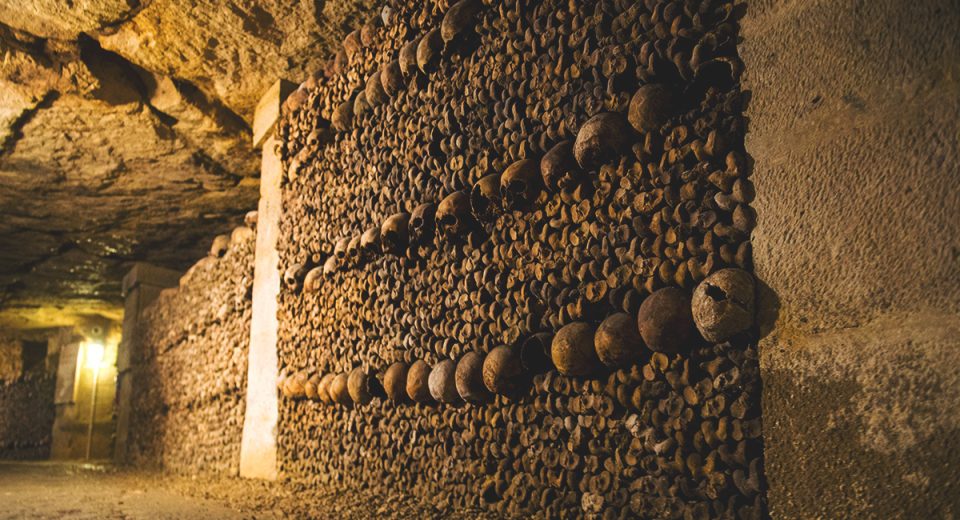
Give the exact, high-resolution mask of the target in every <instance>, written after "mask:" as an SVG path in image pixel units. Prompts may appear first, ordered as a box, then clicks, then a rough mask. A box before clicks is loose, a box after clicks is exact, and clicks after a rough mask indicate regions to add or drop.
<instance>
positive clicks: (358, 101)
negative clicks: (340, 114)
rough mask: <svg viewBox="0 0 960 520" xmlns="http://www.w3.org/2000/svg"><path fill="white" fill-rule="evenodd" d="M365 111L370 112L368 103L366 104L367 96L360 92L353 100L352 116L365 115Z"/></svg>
mask: <svg viewBox="0 0 960 520" xmlns="http://www.w3.org/2000/svg"><path fill="white" fill-rule="evenodd" d="M367 110H370V103H368V102H367V94H366V93H365V92H363V91H362V90H361V91H360V92H358V93H357V95H356V97H354V98H353V115H354V116H356V117H360V116H362V115H363V114H364V113H366V111H367Z"/></svg>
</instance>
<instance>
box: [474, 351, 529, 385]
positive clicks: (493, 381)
mask: <svg viewBox="0 0 960 520" xmlns="http://www.w3.org/2000/svg"><path fill="white" fill-rule="evenodd" d="M522 375H523V366H522V364H521V363H520V356H519V355H518V354H517V352H516V351H515V350H514V349H512V348H510V347H508V346H506V345H501V346H499V347H496V348H494V349H493V350H491V351H490V352H489V353H488V354H487V357H486V359H484V360H483V384H484V385H486V387H487V389H488V390H490V391H491V392H493V393H495V394H502V395H506V394H510V393H513V392H514V391H515V390H516V389H517V386H518V384H519V383H520V377H521V376H522Z"/></svg>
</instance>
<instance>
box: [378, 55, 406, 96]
mask: <svg viewBox="0 0 960 520" xmlns="http://www.w3.org/2000/svg"><path fill="white" fill-rule="evenodd" d="M380 82H381V83H382V84H383V91H384V92H385V93H386V94H387V96H390V97H393V96H395V95H397V93H398V92H400V90H401V89H402V88H403V71H401V70H400V62H399V61H397V60H393V61H391V62H390V63H387V64H385V65H384V66H383V68H382V69H380Z"/></svg>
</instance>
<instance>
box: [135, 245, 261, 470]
mask: <svg viewBox="0 0 960 520" xmlns="http://www.w3.org/2000/svg"><path fill="white" fill-rule="evenodd" d="M254 238H255V235H254V233H253V232H252V231H251V230H250V229H248V228H237V230H236V231H234V233H233V235H232V237H230V238H229V240H228V238H227V237H226V236H223V237H218V239H217V241H215V242H214V246H213V248H212V249H211V255H210V256H208V257H206V258H204V259H203V260H201V261H200V262H198V263H197V264H196V265H195V266H194V267H192V268H191V269H190V270H189V271H188V272H187V273H186V274H185V275H184V276H183V278H182V279H181V281H180V287H179V289H166V290H164V291H162V292H161V294H160V296H159V297H158V298H157V300H156V301H155V302H154V303H153V304H152V305H151V306H150V307H148V308H147V309H146V311H144V313H143V316H142V317H141V322H140V323H139V324H138V325H137V331H138V338H137V340H136V341H135V342H132V344H133V345H135V348H136V351H135V352H134V353H133V357H132V360H131V365H132V369H131V372H130V373H131V387H132V389H133V391H132V396H131V401H130V410H131V418H130V420H129V433H128V436H127V453H128V454H129V459H130V462H132V463H134V464H138V465H142V466H149V467H160V468H163V469H166V470H171V471H175V472H178V473H188V474H196V473H223V474H236V472H237V471H238V468H239V456H240V438H241V431H242V428H243V412H244V403H245V401H244V397H245V392H246V375H247V349H248V346H249V345H248V343H249V336H250V306H251V300H250V291H251V286H252V283H253V250H254Z"/></svg>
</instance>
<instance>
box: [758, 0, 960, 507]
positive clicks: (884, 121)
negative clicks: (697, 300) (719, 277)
mask: <svg viewBox="0 0 960 520" xmlns="http://www.w3.org/2000/svg"><path fill="white" fill-rule="evenodd" d="M958 34H960V13H958V12H957V10H956V4H955V2H951V1H950V0H920V1H917V2H911V3H909V4H904V3H903V2H896V1H891V0H884V1H876V2H859V1H853V0H844V1H840V2H836V1H826V0H818V1H809V2H799V1H780V0H762V1H756V2H748V11H747V16H746V18H745V19H744V24H743V37H744V42H743V45H742V47H741V56H742V57H743V59H744V61H745V62H746V71H747V73H746V76H745V83H746V87H747V88H748V89H750V90H751V91H752V92H753V99H752V102H751V105H750V108H749V111H748V116H749V117H750V132H749V133H748V134H747V142H746V145H747V150H748V151H749V152H750V154H751V155H752V156H753V158H754V160H755V168H754V172H753V177H752V178H753V179H754V182H755V183H756V192H757V199H756V201H755V205H756V210H757V214H758V215H759V223H758V227H757V228H756V230H755V231H754V234H753V245H754V261H755V265H756V274H757V277H758V279H759V280H760V281H761V285H762V284H766V285H767V286H768V288H767V290H766V291H761V297H762V298H761V302H760V308H759V311H760V312H761V314H762V316H763V319H764V321H765V322H766V323H764V324H763V328H764V332H767V333H769V335H768V336H767V337H766V338H765V340H764V341H763V342H762V343H761V368H762V372H763V381H764V388H763V402H764V404H763V416H764V439H765V460H766V464H767V476H768V482H769V485H770V489H769V493H768V499H769V504H770V512H771V516H773V517H774V518H949V517H952V516H956V515H957V514H958V513H960V499H958V497H960V487H958V483H957V480H956V479H955V478H950V477H951V476H952V475H954V474H955V473H956V471H955V468H956V467H957V465H958V464H960V458H958V457H960V455H958V454H960V444H958V443H960V441H958V439H960V436H958V430H960V414H958V413H957V406H956V403H957V402H960V392H958V390H957V389H958V388H960V371H958V368H957V367H960V340H958V338H960V262H958V258H960V253H958V252H960V239H958V237H960V216H958V214H957V212H958V208H960V189H958V186H960V176H958V175H960V173H958V172H960V145H958V141H957V136H958V135H960V127H958V121H960V97H958V96H957V92H958V83H957V81H958V74H957V65H956V64H957V63H958V62H960V36H958ZM796 49H802V50H803V51H802V52H800V53H798V52H794V50H796ZM824 71H831V72H830V73H824ZM771 329H772V331H771Z"/></svg>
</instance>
